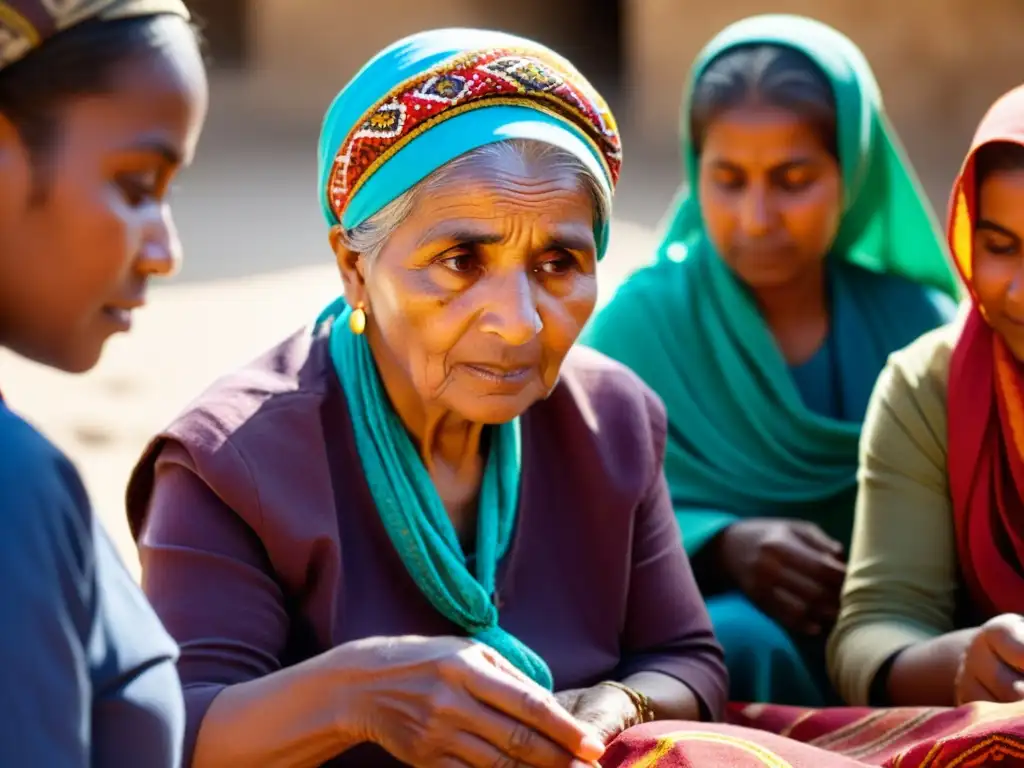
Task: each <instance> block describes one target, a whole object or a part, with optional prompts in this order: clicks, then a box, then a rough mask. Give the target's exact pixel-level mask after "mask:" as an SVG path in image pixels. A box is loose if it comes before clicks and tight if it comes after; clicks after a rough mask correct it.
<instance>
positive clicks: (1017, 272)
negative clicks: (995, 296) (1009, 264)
mask: <svg viewBox="0 0 1024 768" xmlns="http://www.w3.org/2000/svg"><path fill="white" fill-rule="evenodd" d="M1006 301H1007V303H1008V304H1009V305H1010V308H1011V310H1012V311H1013V313H1014V315H1015V316H1017V317H1022V316H1024V259H1020V260H1018V262H1017V267H1016V269H1014V270H1013V278H1012V279H1011V280H1010V285H1009V287H1008V288H1007V290H1006Z"/></svg>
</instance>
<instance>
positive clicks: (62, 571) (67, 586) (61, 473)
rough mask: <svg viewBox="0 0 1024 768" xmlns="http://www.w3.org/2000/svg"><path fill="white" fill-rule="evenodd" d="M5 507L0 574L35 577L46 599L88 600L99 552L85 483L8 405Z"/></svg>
mask: <svg viewBox="0 0 1024 768" xmlns="http://www.w3.org/2000/svg"><path fill="white" fill-rule="evenodd" d="M0 510H2V514H0V572H2V576H0V578H3V579H4V580H5V581H9V580H21V579H26V580H31V581H32V583H33V584H34V585H35V589H34V590H32V592H31V593H32V594H35V595H38V596H41V597H40V599H41V600H42V599H46V600H53V599H65V598H70V597H75V596H77V598H80V599H87V597H88V595H89V594H90V590H91V586H90V585H91V583H92V578H93V574H94V565H95V549H94V546H93V523H94V521H93V515H92V509H91V507H90V505H89V499H88V496H87V494H86V491H85V487H84V486H83V484H82V481H81V478H80V477H79V475H78V472H77V470H76V469H75V468H74V466H73V465H72V464H71V462H70V461H69V460H68V459H67V457H66V456H64V454H63V453H61V451H60V450H59V449H58V448H57V447H56V446H54V445H53V444H52V443H51V442H50V441H49V440H47V439H46V438H45V437H44V436H43V435H42V434H40V433H39V432H38V431H37V430H36V429H35V428H34V427H33V426H32V425H31V424H29V423H28V422H27V421H25V420H24V419H22V418H20V417H19V416H17V415H16V414H14V413H12V412H11V411H10V410H8V409H7V408H6V407H5V406H3V405H0ZM54 591H57V592H59V593H60V594H59V595H55V594H53V592H54ZM23 596H24V597H26V599H27V598H28V595H27V594H25V595H23ZM42 596H45V597H42ZM51 608H52V606H51Z"/></svg>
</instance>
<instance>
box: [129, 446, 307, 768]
mask: <svg viewBox="0 0 1024 768" xmlns="http://www.w3.org/2000/svg"><path fill="white" fill-rule="evenodd" d="M222 450H225V451H233V450H234V449H233V448H232V447H231V446H230V444H229V443H228V444H225V445H224V447H223V448H222ZM235 458H237V459H238V460H239V461H241V458H240V457H237V456H236V457H235ZM138 543H139V555H140V559H141V562H142V587H143V590H144V591H145V593H146V595H147V596H148V597H149V600H150V602H151V603H152V604H153V607H154V608H155V609H156V612H157V614H159V616H160V619H161V620H162V621H163V623H164V626H165V627H166V628H167V630H168V632H170V633H171V635H172V636H173V637H174V639H175V640H177V641H178V643H179V645H180V646H181V657H180V660H179V662H178V671H179V673H180V675H181V682H182V685H183V687H184V689H185V705H186V709H187V723H186V733H185V751H184V759H183V761H182V764H183V765H191V762H192V754H193V751H194V749H195V744H196V736H197V735H198V733H199V727H200V724H201V723H202V720H203V717H204V716H205V714H206V711H207V710H208V709H209V707H210V704H211V703H212V702H213V699H214V698H215V697H216V696H217V694H218V693H220V692H221V691H222V690H223V689H224V688H225V687H227V686H229V685H233V684H236V683H241V682H245V681H248V680H253V679H256V678H259V677H263V676H265V675H268V674H270V673H272V672H276V671H277V670H279V669H280V668H281V663H280V656H281V654H282V653H283V651H284V648H285V644H286V642H287V636H288V628H289V620H288V613H287V611H286V610H285V602H284V597H283V595H282V592H281V589H280V587H279V586H278V584H277V582H276V581H275V579H274V578H273V576H272V575H271V574H272V569H271V567H270V563H269V561H268V558H267V555H266V552H265V551H264V549H263V546H262V545H261V544H260V540H259V538H258V537H257V535H256V533H255V532H254V531H253V529H252V528H251V527H250V526H249V525H248V524H247V523H246V522H245V521H244V520H242V519H241V518H240V517H239V516H238V515H237V514H235V512H233V511H232V509H231V508H230V507H228V506H227V505H226V504H225V503H224V502H223V501H222V500H221V499H220V498H218V497H217V495H216V494H215V493H214V492H213V491H212V490H211V489H210V487H209V486H208V485H207V484H206V483H205V482H203V480H202V479H201V478H200V477H199V476H198V475H197V474H196V473H195V471H194V466H193V464H192V461H191V459H190V458H189V456H188V453H187V452H186V451H185V449H184V448H182V447H181V446H180V445H179V444H176V443H170V444H168V445H167V446H166V447H165V448H164V449H163V450H162V452H161V454H160V456H159V458H158V459H157V461H156V472H155V482H154V484H153V491H152V496H151V498H150V503H149V510H148V515H147V516H146V523H145V526H144V528H143V530H142V531H141V535H140V536H139V540H138ZM211 587H212V588H211Z"/></svg>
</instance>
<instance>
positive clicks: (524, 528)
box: [128, 328, 727, 766]
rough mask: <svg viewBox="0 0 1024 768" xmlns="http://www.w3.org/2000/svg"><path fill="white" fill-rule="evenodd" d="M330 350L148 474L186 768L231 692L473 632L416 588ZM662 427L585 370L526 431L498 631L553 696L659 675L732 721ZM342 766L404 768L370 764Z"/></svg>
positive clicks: (147, 506) (286, 370)
mask: <svg viewBox="0 0 1024 768" xmlns="http://www.w3.org/2000/svg"><path fill="white" fill-rule="evenodd" d="M328 333H329V331H328V329H327V328H322V329H320V331H319V332H318V334H317V335H316V336H315V337H314V336H313V335H312V334H310V332H309V331H308V330H305V331H303V332H300V333H298V334H296V335H294V336H292V337H290V338H289V339H287V340H285V341H284V342H283V343H281V344H279V345H278V346H275V347H274V348H273V349H271V350H270V351H269V352H268V353H267V354H265V355H264V356H263V357H261V358H260V359H258V360H256V361H255V362H253V363H251V364H250V365H248V366H246V367H244V368H242V369H241V370H240V371H237V372H235V373H233V374H231V375H229V376H227V377H225V378H223V379H221V380H220V381H218V382H216V383H215V384H214V385H213V386H212V387H211V388H210V389H209V390H208V391H207V392H205V393H204V394H203V395H201V396H200V397H199V399H198V400H196V401H195V402H194V403H192V405H191V406H189V408H188V409H187V410H186V411H185V412H184V413H183V414H182V415H181V416H180V417H179V418H178V419H177V420H176V421H175V422H174V423H173V424H172V425H171V426H170V427H169V428H168V429H167V430H166V431H165V432H164V433H162V434H161V435H159V436H158V437H157V439H156V440H155V441H154V443H153V444H152V445H151V446H150V448H149V449H148V450H147V451H146V453H145V455H144V456H143V458H142V460H141V461H140V463H139V465H138V467H137V468H136V470H135V473H134V475H133V476H132V480H131V483H130V486H129V489H128V514H129V520H130V522H131V525H132V530H133V532H134V533H135V535H136V538H137V541H138V543H139V548H140V554H141V559H142V566H143V588H144V589H145V591H146V594H147V595H148V596H149V599H150V601H151V602H152V604H153V607H154V608H155V609H156V611H157V613H158V614H159V616H160V618H161V619H162V620H163V622H164V625H165V626H166V627H167V629H168V630H169V631H170V633H171V634H172V635H173V636H174V638H175V639H176V640H177V641H178V642H179V643H180V645H181V658H180V661H179V671H180V674H181V678H182V683H183V685H184V688H185V700H186V706H187V709H188V733H187V738H186V745H185V750H186V751H185V756H186V757H185V764H186V765H188V764H190V762H191V755H192V751H193V749H194V747H195V739H196V734H197V733H198V730H199V725H200V723H201V721H202V719H203V716H204V714H205V713H206V711H207V708H208V707H209V706H210V703H211V702H212V701H213V699H214V697H215V696H216V695H217V694H218V693H219V692H220V691H221V690H223V688H224V687H226V686H229V685H232V684H235V683H240V682H244V681H247V680H252V679H254V678H258V677H260V676H262V675H267V674H270V673H272V672H275V671H276V670H279V669H281V668H282V667H284V666H287V665H289V664H294V663H296V662H298V661H301V660H303V659H306V658H309V657H311V656H313V655H316V654H319V653H321V652H323V651H326V650H328V649H330V648H332V647H334V646H337V645H339V644H341V643H345V642H348V641H350V640H355V639H359V638H365V637H373V636H382V635H383V636H386V635H408V634H416V635H428V636H436V635H464V634H465V633H464V632H463V631H462V630H461V629H460V628H459V627H457V626H456V625H454V624H452V623H450V622H449V621H448V620H447V619H445V618H444V617H443V616H441V615H440V614H439V613H438V612H437V611H436V610H435V609H434V608H433V607H432V606H431V605H430V603H429V602H428V601H427V599H426V598H425V597H424V596H423V595H422V594H421V593H420V591H419V590H418V589H417V587H416V585H415V584H414V582H413V580H412V578H411V577H410V576H409V575H408V573H407V572H406V570H405V568H404V566H403V565H402V562H401V560H400V559H399V557H398V554H397V553H396V551H395V550H394V548H393V547H392V545H391V543H390V541H389V539H388V536H387V533H386V532H385V530H384V527H383V524H382V523H381V521H380V519H379V517H378V515H377V512H376V508H375V506H374V502H373V499H372V497H371V495H370V490H369V488H368V487H367V485H366V481H365V479H364V477H363V474H362V470H361V467H360V461H359V458H358V454H357V452H356V446H355V442H354V438H353V433H352V425H351V422H350V420H349V415H348V411H347V405H346V401H345V396H344V392H343V391H342V389H341V385H340V382H339V381H338V379H337V376H336V373H335V371H334V368H333V365H332V364H331V361H330V357H329V354H328V349H327V343H326V342H327V337H328ZM665 429H666V420H665V413H664V409H663V407H662V405H661V403H660V402H659V401H658V399H657V397H656V396H655V395H654V394H653V393H652V392H651V391H650V390H649V389H648V388H647V387H646V386H645V385H644V384H643V383H642V382H641V381H640V380H639V379H638V378H637V377H636V376H635V375H633V374H632V373H631V372H630V371H628V370H627V369H626V368H624V367H622V366H621V365H619V364H618V363H615V362H612V361H611V360H609V359H607V358H605V357H603V356H601V355H599V354H598V353H596V352H593V351H591V350H588V349H584V348H577V349H574V350H573V351H572V352H571V353H570V354H569V356H568V358H567V359H566V361H565V364H564V366H563V368H562V376H561V380H560V382H559V384H558V386H557V387H556V388H555V390H554V392H553V393H552V394H551V396H550V397H549V398H548V399H547V400H545V401H543V402H539V403H537V404H536V405H534V406H533V407H532V408H531V409H530V410H529V411H528V412H527V413H526V414H524V416H523V418H522V439H523V474H522V489H521V494H520V502H519V504H520V506H519V513H518V518H517V523H516V531H515V533H514V536H513V541H512V544H511V547H510V549H509V552H508V554H507V555H506V557H505V558H504V560H503V561H502V563H501V564H500V566H499V573H498V585H497V588H498V596H499V607H500V609H501V624H502V626H503V627H504V628H505V629H507V630H508V631H510V632H512V633H513V634H515V635H516V636H517V637H519V638H520V639H521V640H522V641H523V642H525V643H526V644H527V645H529V646H530V647H531V648H533V649H534V650H535V651H536V652H537V653H539V654H540V655H541V656H542V657H543V658H544V659H545V660H546V661H547V663H548V664H549V665H550V667H551V670H552V673H553V674H554V678H555V687H556V690H564V689H569V688H577V687H583V686H589V685H593V684H595V683H597V682H599V681H601V680H606V679H622V678H624V677H626V676H628V675H631V674H633V673H635V672H639V671H657V672H662V673H664V674H667V675H671V676H672V677H674V678H677V679H679V680H681V681H683V682H684V683H686V684H687V685H688V686H689V687H690V688H692V689H693V691H694V692H695V693H696V695H697V696H698V698H699V699H700V701H701V703H702V705H703V706H704V708H705V710H706V712H707V713H709V715H710V716H712V717H718V716H719V715H720V714H721V712H722V709H723V707H724V702H725V696H726V685H727V684H726V672H725V668H724V665H723V662H722V651H721V649H720V647H719V646H718V644H717V643H716V641H715V639H714V636H713V635H712V631H711V624H710V621H709V620H708V614H707V611H706V609H705V606H704V602H703V600H702V598H701V595H700V593H699V591H698V589H697V586H696V584H695V582H694V578H693V574H692V572H691V570H690V564H689V562H688V560H687V558H686V554H685V553H684V551H683V548H682V544H681V542H680V537H679V531H678V528H677V525H676V521H675V518H674V516H673V512H672V504H671V501H670V499H669V496H668V489H667V486H666V483H665V480H664V477H663V474H662V470H661V467H662V457H663V452H664V446H665ZM330 764H331V765H338V766H344V765H360V766H377V765H380V766H386V765H398V764H399V763H397V761H394V760H393V759H392V758H390V757H389V756H388V755H386V753H384V752H383V750H380V749H378V748H376V747H367V746H364V747H360V748H357V749H355V750H352V751H350V752H347V753H345V755H343V756H342V757H340V758H339V759H337V760H335V761H332V762H331V763H330Z"/></svg>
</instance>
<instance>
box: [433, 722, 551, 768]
mask: <svg viewBox="0 0 1024 768" xmlns="http://www.w3.org/2000/svg"><path fill="white" fill-rule="evenodd" d="M448 761H450V764H451V765H452V766H456V765H457V766H460V768H461V767H462V766H471V767H472V768H477V767H478V766H480V768H486V767H487V766H503V768H504V767H506V766H507V768H518V767H519V766H526V763H523V762H520V761H519V760H516V759H515V758H512V757H509V756H508V755H504V754H502V753H501V752H500V751H499V750H497V749H496V748H495V747H494V745H493V744H490V743H489V742H487V741H485V740H484V739H481V738H480V737H479V736H477V735H475V734H472V733H467V732H466V731H458V732H457V733H455V734H454V735H453V736H452V737H451V738H450V740H449V744H448V753H447V754H446V755H445V756H444V760H443V761H442V763H443V764H444V765H445V766H447V765H449V762H448ZM562 764H563V765H564V764H565V758H564V757H563V758H562Z"/></svg>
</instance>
